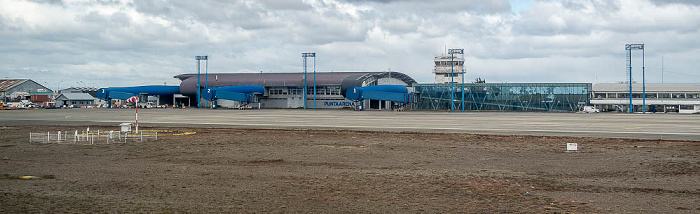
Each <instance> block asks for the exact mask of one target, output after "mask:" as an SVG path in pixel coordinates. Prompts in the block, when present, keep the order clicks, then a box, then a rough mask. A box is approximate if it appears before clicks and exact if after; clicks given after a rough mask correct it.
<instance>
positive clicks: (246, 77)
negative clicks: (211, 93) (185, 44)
mask: <svg viewBox="0 0 700 214" xmlns="http://www.w3.org/2000/svg"><path fill="white" fill-rule="evenodd" d="M373 77H374V78H384V77H392V78H396V79H399V80H402V81H404V82H406V83H407V84H408V85H410V84H412V83H416V81H415V80H414V79H413V78H411V77H410V76H408V75H406V74H403V73H399V72H316V85H343V86H344V87H345V85H348V86H350V85H352V87H356V86H362V85H361V84H362V81H364V80H367V79H369V78H373ZM175 78H178V79H180V80H182V83H180V93H182V94H195V93H196V90H197V86H196V85H197V74H180V75H177V76H175ZM208 78H209V80H208V85H209V87H223V86H235V85H260V86H265V87H270V86H290V87H302V86H303V83H304V80H303V79H304V74H303V73H211V74H209V77H208ZM313 78H314V76H313V72H308V73H307V78H306V80H307V84H308V85H309V86H312V85H313V83H314V79H313ZM204 83H205V75H204V74H201V76H200V85H202V86H203V85H204ZM358 83H359V84H360V85H358Z"/></svg>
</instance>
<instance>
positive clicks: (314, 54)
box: [301, 52, 316, 109]
mask: <svg viewBox="0 0 700 214" xmlns="http://www.w3.org/2000/svg"><path fill="white" fill-rule="evenodd" d="M301 57H302V58H304V109H306V94H307V88H308V83H307V81H306V58H307V57H313V58H314V109H316V53H315V52H310V53H301Z"/></svg>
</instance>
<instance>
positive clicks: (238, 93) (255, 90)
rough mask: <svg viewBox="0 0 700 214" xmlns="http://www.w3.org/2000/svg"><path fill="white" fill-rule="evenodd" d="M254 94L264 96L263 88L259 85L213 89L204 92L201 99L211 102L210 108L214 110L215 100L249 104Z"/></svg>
mask: <svg viewBox="0 0 700 214" xmlns="http://www.w3.org/2000/svg"><path fill="white" fill-rule="evenodd" d="M256 94H265V88H264V87H262V86H259V85H237V86H225V87H213V88H207V89H206V90H204V92H203V93H202V98H204V99H206V100H211V101H212V106H213V107H214V108H216V107H215V106H216V100H217V99H224V100H234V101H240V102H246V104H249V103H251V102H253V97H254V96H255V95H256Z"/></svg>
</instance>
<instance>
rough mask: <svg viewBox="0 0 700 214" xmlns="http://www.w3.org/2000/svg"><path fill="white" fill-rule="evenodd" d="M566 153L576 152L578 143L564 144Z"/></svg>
mask: <svg viewBox="0 0 700 214" xmlns="http://www.w3.org/2000/svg"><path fill="white" fill-rule="evenodd" d="M566 151H567V152H572V151H578V143H567V144H566Z"/></svg>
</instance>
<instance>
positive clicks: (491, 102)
mask: <svg viewBox="0 0 700 214" xmlns="http://www.w3.org/2000/svg"><path fill="white" fill-rule="evenodd" d="M461 86H462V84H461V83H459V84H454V105H455V111H457V110H460V111H461V110H462V92H464V106H465V110H498V111H580V110H581V109H582V108H583V106H585V105H589V104H590V99H589V92H590V91H591V88H592V84H591V83H468V84H465V86H464V90H462V87H461ZM413 88H414V91H415V99H414V104H413V109H422V110H450V93H451V88H450V84H414V85H413Z"/></svg>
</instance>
